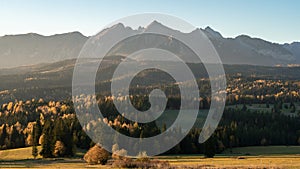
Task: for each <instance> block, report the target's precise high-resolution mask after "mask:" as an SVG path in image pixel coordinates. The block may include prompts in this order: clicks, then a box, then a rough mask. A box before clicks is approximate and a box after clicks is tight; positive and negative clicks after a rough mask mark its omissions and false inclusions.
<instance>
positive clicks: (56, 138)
mask: <svg viewBox="0 0 300 169" xmlns="http://www.w3.org/2000/svg"><path fill="white" fill-rule="evenodd" d="M141 99H142V98H141ZM139 100H140V99H138V98H134V101H135V102H136V103H134V104H133V105H135V106H140V107H138V108H139V109H141V110H143V109H146V108H147V107H149V105H148V104H147V101H145V99H142V100H143V102H140V101H139ZM172 101H174V102H176V101H178V99H175V98H173V99H171V101H170V102H169V103H168V108H169V109H175V108H176V106H173V105H176V104H174V103H172ZM143 103H144V104H143ZM208 103H209V102H206V103H205V104H208ZM280 104H281V101H277V102H276V103H275V106H274V111H272V112H261V111H259V112H258V111H257V112H256V111H253V110H251V111H249V110H248V109H247V106H244V107H243V108H241V109H239V108H227V109H225V111H224V113H223V117H222V120H221V122H220V125H219V127H218V128H217V130H216V131H215V133H214V134H213V135H212V136H211V137H210V139H209V140H208V141H207V142H205V143H204V144H199V142H198V138H199V134H200V132H201V128H197V127H194V128H193V129H192V130H191V131H190V132H189V134H188V135H187V136H186V137H185V138H184V139H183V140H182V141H181V142H180V143H179V144H177V145H176V146H175V147H173V148H172V149H170V150H169V151H168V152H166V154H199V153H203V154H205V155H206V156H207V157H213V156H214V154H215V153H221V152H222V151H224V150H225V149H231V148H233V147H240V146H265V145H299V144H300V118H299V116H294V117H290V116H286V115H284V114H282V113H281V112H280V109H281V108H282V107H281V106H280ZM292 106H293V105H292ZM99 108H100V109H101V112H103V115H104V117H105V118H104V119H98V120H99V121H101V122H102V123H103V124H105V125H109V126H111V127H113V128H114V129H115V130H117V131H118V132H120V133H122V134H125V135H128V136H130V137H136V138H144V137H150V136H154V135H157V134H159V133H161V132H164V131H165V130H166V125H164V126H163V127H162V128H160V127H159V126H157V125H156V124H155V123H154V122H153V123H146V124H140V123H136V122H133V121H129V120H127V119H126V118H122V117H121V116H120V114H119V113H118V112H117V111H116V108H115V107H114V106H113V100H111V99H104V100H101V101H99ZM92 123H95V121H91V124H92ZM91 126H92V125H86V126H81V125H80V123H79V121H78V119H77V117H76V115H75V111H74V108H73V104H72V102H71V101H60V102H54V101H49V102H46V101H44V100H42V99H40V100H28V101H25V102H23V101H15V102H10V103H7V104H3V105H2V106H1V108H0V149H10V148H17V147H26V146H32V147H33V149H32V154H33V156H37V154H40V155H42V156H43V157H47V158H49V157H68V156H73V155H74V154H75V152H76V148H85V149H89V148H90V147H92V146H93V145H95V144H94V143H93V142H92V141H91V139H90V138H89V137H88V136H87V134H86V133H85V132H84V130H86V131H89V130H93V128H91ZM83 129H84V130H83ZM177 132H178V131H177ZM101 137H103V138H104V137H107V136H105V135H101ZM153 144H154V145H153V147H154V148H155V147H156V148H159V146H161V145H159V143H153ZM38 145H41V146H42V149H41V151H40V152H38V150H37V148H36V147H37V146H38Z"/></svg>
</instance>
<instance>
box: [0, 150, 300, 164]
mask: <svg viewBox="0 0 300 169" xmlns="http://www.w3.org/2000/svg"><path fill="white" fill-rule="evenodd" d="M38 148H39V150H40V147H38ZM269 148H270V147H269ZM281 148H282V147H279V149H281ZM294 148H295V147H294ZM273 149H274V147H273ZM80 153H82V152H80ZM155 158H157V159H159V160H162V161H168V162H169V163H170V164H171V166H174V167H176V168H184V167H187V166H189V167H195V168H196V167H198V166H202V167H203V168H214V169H216V168H231V169H233V168H234V169H236V168H241V169H246V168H284V169H286V168H287V169H298V168H300V155H264V156H239V157H238V156H235V157H233V156H232V157H230V156H217V157H215V158H204V157H203V156H201V155H193V156H190V155H187V156H159V157H155ZM205 166H206V167H205ZM0 168H45V169H50V168H60V169H69V168H111V167H110V166H102V165H93V166H90V165H88V164H87V163H85V162H84V161H83V160H82V159H81V158H59V159H41V157H39V159H36V160H34V159H33V157H32V155H31V147H27V148H20V149H13V150H1V151H0Z"/></svg>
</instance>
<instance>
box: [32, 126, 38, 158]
mask: <svg viewBox="0 0 300 169" xmlns="http://www.w3.org/2000/svg"><path fill="white" fill-rule="evenodd" d="M36 131H37V129H36V124H35V125H34V126H33V129H32V137H33V144H32V152H31V154H32V156H33V158H34V159H36V157H37V156H38V149H37V145H38V139H36V134H37V132H36Z"/></svg>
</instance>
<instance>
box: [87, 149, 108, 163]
mask: <svg viewBox="0 0 300 169" xmlns="http://www.w3.org/2000/svg"><path fill="white" fill-rule="evenodd" d="M109 158H110V154H109V153H108V152H107V151H106V150H105V149H104V148H102V147H100V146H99V145H95V146H94V147H92V148H90V149H89V151H88V152H87V153H86V154H85V155H84V157H83V159H84V160H85V161H86V162H87V163H89V164H102V165H104V164H106V163H107V161H108V159H109Z"/></svg>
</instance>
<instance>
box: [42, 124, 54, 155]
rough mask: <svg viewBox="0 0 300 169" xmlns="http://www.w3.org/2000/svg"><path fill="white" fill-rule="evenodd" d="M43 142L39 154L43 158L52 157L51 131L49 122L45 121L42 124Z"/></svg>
mask: <svg viewBox="0 0 300 169" xmlns="http://www.w3.org/2000/svg"><path fill="white" fill-rule="evenodd" d="M43 133H44V141H43V143H42V150H41V152H40V154H41V155H42V156H43V158H49V157H53V129H52V125H51V120H46V121H45V124H44V129H43Z"/></svg>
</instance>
